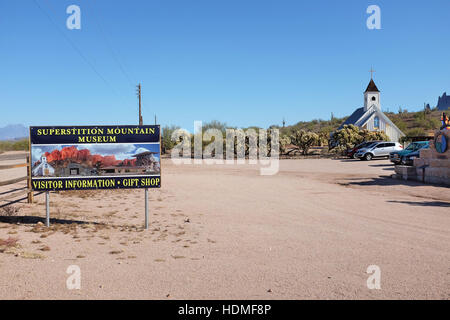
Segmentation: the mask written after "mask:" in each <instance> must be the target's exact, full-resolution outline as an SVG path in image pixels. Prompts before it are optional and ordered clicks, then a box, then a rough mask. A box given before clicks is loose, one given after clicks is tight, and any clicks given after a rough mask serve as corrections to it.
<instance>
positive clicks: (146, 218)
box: [145, 188, 148, 230]
mask: <svg viewBox="0 0 450 320" xmlns="http://www.w3.org/2000/svg"><path fill="white" fill-rule="evenodd" d="M145 230H148V188H145Z"/></svg>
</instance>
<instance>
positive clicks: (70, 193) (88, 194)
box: [59, 190, 99, 199]
mask: <svg viewBox="0 0 450 320" xmlns="http://www.w3.org/2000/svg"><path fill="white" fill-rule="evenodd" d="M59 194H60V195H61V196H62V197H78V198H81V199H85V198H93V197H95V196H98V195H99V190H67V191H60V192H59Z"/></svg>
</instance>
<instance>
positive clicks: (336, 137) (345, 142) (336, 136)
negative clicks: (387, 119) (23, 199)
mask: <svg viewBox="0 0 450 320" xmlns="http://www.w3.org/2000/svg"><path fill="white" fill-rule="evenodd" d="M372 140H381V141H387V140H389V137H388V136H387V135H386V134H385V133H384V132H383V131H369V130H367V129H360V128H359V127H357V126H355V125H352V124H350V125H344V126H343V128H342V129H341V130H337V131H336V132H334V133H333V135H332V137H331V143H330V146H333V147H335V148H338V149H340V150H348V149H350V148H352V147H353V146H355V145H357V144H359V143H361V142H363V141H372Z"/></svg>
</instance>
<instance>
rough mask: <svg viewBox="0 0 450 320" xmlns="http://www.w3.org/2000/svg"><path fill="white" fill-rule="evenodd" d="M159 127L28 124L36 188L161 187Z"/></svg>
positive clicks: (32, 171) (32, 172)
mask: <svg viewBox="0 0 450 320" xmlns="http://www.w3.org/2000/svg"><path fill="white" fill-rule="evenodd" d="M160 137H161V136H160V127H159V126H157V125H155V126H85V127H30V143H31V145H30V158H31V185H32V188H33V189H34V190H36V191H48V190H86V189H115V188H159V187H160V186H161V148H160Z"/></svg>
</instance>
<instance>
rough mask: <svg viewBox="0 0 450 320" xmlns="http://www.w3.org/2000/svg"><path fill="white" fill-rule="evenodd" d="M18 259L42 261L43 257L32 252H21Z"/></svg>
mask: <svg viewBox="0 0 450 320" xmlns="http://www.w3.org/2000/svg"><path fill="white" fill-rule="evenodd" d="M19 257H21V258H24V259H44V258H45V256H44V255H43V254H40V253H34V252H22V253H20V254H19Z"/></svg>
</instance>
